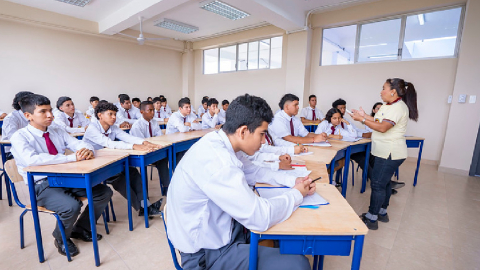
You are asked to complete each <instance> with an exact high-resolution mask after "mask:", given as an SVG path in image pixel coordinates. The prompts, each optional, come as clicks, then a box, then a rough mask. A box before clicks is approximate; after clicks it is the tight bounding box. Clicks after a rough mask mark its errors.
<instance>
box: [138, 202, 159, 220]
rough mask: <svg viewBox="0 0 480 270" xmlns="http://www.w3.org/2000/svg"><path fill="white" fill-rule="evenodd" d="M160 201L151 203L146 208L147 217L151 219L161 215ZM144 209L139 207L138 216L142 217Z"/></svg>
mask: <svg viewBox="0 0 480 270" xmlns="http://www.w3.org/2000/svg"><path fill="white" fill-rule="evenodd" d="M162 200H163V198H162V199H160V200H158V201H156V202H154V203H152V204H151V205H150V206H149V207H148V208H147V210H148V216H149V217H152V216H160V215H161V214H162V212H161V211H160V206H161V205H162ZM144 213H145V212H144V209H143V207H140V210H139V211H138V215H139V216H143V215H144Z"/></svg>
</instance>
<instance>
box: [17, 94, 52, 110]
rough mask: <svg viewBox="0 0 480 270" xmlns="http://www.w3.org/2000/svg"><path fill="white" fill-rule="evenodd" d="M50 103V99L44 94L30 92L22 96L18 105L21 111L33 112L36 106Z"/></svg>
mask: <svg viewBox="0 0 480 270" xmlns="http://www.w3.org/2000/svg"><path fill="white" fill-rule="evenodd" d="M42 105H50V99H48V98H47V97H46V96H42V95H37V94H31V95H27V96H24V97H23V98H22V99H21V100H20V107H21V109H22V112H29V113H31V114H33V112H34V111H35V108H36V107H37V106H42Z"/></svg>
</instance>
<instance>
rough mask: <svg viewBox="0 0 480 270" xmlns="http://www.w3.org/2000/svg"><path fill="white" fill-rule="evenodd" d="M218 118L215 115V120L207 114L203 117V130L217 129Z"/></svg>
mask: <svg viewBox="0 0 480 270" xmlns="http://www.w3.org/2000/svg"><path fill="white" fill-rule="evenodd" d="M217 118H218V117H217V116H216V115H215V116H214V117H213V119H211V118H210V117H209V116H208V115H207V114H204V115H203V116H202V128H203V129H207V128H214V127H215V123H216V121H217V120H216V119H217Z"/></svg>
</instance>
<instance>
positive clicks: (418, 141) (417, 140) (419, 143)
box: [406, 136, 425, 186]
mask: <svg viewBox="0 0 480 270" xmlns="http://www.w3.org/2000/svg"><path fill="white" fill-rule="evenodd" d="M406 139H407V148H419V150H418V158H417V168H416V169H415V178H414V179H413V186H416V185H417V177H418V170H419V169H420V161H421V160H422V151H423V142H424V141H425V138H421V137H414V136H412V137H406Z"/></svg>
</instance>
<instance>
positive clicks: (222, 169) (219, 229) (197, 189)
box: [167, 94, 315, 270]
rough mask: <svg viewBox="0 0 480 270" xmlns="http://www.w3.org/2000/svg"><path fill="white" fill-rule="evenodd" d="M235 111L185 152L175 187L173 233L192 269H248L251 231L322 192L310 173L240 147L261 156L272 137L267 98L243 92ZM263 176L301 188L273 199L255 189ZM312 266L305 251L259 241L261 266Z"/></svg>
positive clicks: (170, 224)
mask: <svg viewBox="0 0 480 270" xmlns="http://www.w3.org/2000/svg"><path fill="white" fill-rule="evenodd" d="M227 114H228V115H227V118H228V121H227V122H225V124H224V125H223V127H222V129H221V130H219V131H215V132H210V133H209V134H207V135H205V136H204V137H203V138H202V139H200V140H199V141H198V142H197V143H196V144H195V145H194V146H193V147H192V148H190V150H189V151H188V152H187V154H185V157H184V159H183V160H182V161H181V162H180V163H179V164H178V166H177V168H176V169H175V173H174V175H173V179H172V182H171V184H170V188H169V190H168V195H167V208H168V211H167V212H168V214H167V215H168V219H167V227H168V238H169V239H170V241H171V242H172V243H173V245H174V246H175V248H177V249H178V250H181V253H180V255H181V259H182V267H183V269H185V270H189V269H200V268H199V267H204V268H205V267H207V268H208V269H210V270H217V269H218V270H220V269H248V263H249V254H250V245H249V237H248V236H249V232H248V231H247V230H257V231H265V230H267V229H268V228H270V227H271V226H273V225H275V224H277V223H280V222H282V221H284V220H286V219H287V218H289V217H290V215H291V214H292V213H293V211H294V210H295V209H296V208H297V207H298V206H299V205H300V204H301V202H302V201H303V197H304V196H306V195H307V194H313V193H314V192H315V184H314V183H311V179H309V178H308V177H306V178H296V177H294V176H291V175H287V174H283V173H280V172H274V171H272V170H270V169H267V168H261V167H258V166H255V165H253V164H252V163H251V162H250V161H249V160H248V159H246V158H245V157H244V156H243V155H242V154H240V152H244V153H246V154H247V155H253V154H254V153H255V152H256V151H258V149H259V148H260V145H261V144H262V143H263V142H264V141H265V132H267V129H268V123H269V122H270V121H271V120H272V117H273V115H272V110H271V109H270V107H269V106H268V104H267V102H265V100H263V99H261V98H259V97H255V96H250V95H248V94H247V95H244V96H240V97H237V98H236V99H235V100H234V101H232V104H231V105H230V108H229V109H228V111H227ZM229 115H230V116H231V117H228V116H229ZM205 153H208V155H205ZM257 181H258V182H260V181H262V182H264V183H268V184H273V185H284V186H287V187H293V188H291V189H289V190H288V191H286V192H285V193H283V194H282V195H280V196H277V197H274V198H271V199H265V198H262V197H258V196H257V195H255V193H253V191H252V189H251V186H254V185H255V184H256V183H257ZM309 268H310V264H309V262H308V260H307V258H306V257H305V256H303V255H281V254H280V252H279V249H278V248H269V247H263V246H259V247H258V269H305V270H306V269H309Z"/></svg>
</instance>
